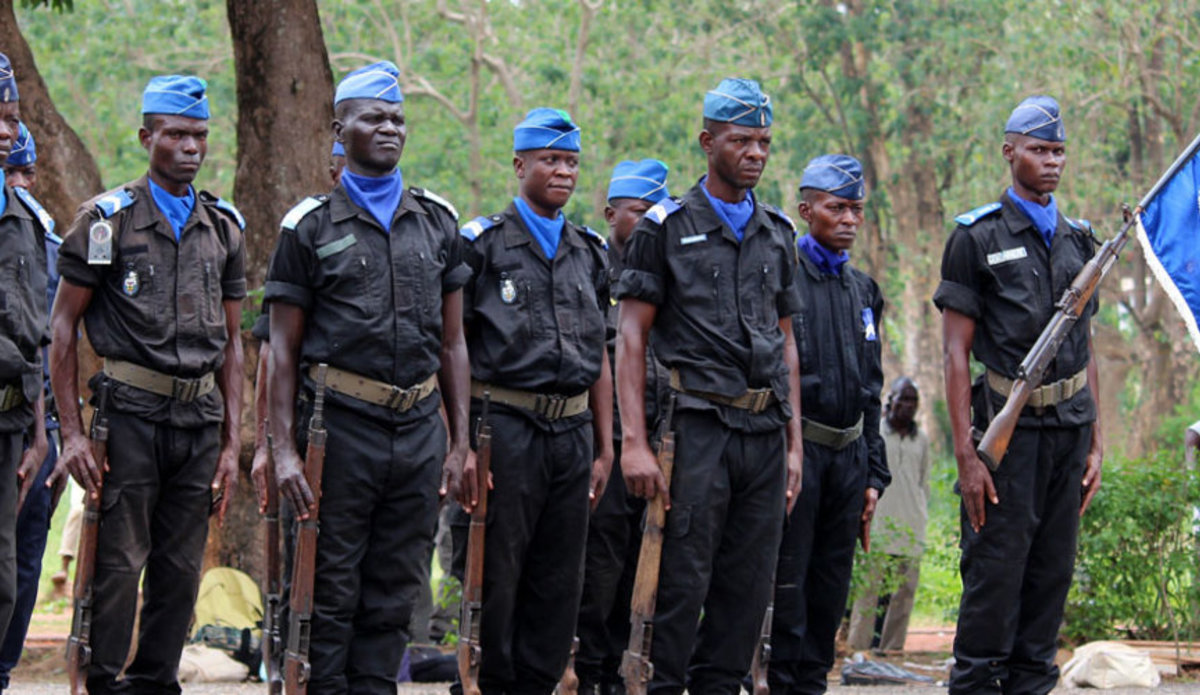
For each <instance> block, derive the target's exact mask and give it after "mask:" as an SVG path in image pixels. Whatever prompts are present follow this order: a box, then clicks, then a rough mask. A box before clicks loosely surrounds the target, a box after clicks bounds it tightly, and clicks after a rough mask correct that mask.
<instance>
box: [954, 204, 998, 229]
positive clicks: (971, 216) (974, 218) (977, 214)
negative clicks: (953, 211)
mask: <svg viewBox="0 0 1200 695" xmlns="http://www.w3.org/2000/svg"><path fill="white" fill-rule="evenodd" d="M1000 208H1001V205H1000V203H988V204H987V205H984V206H981V207H977V208H975V209H974V210H972V211H970V212H964V213H963V214H961V215H959V216H958V217H955V218H954V221H955V222H957V223H959V224H961V225H962V226H964V227H970V226H971V225H973V224H975V223H976V222H978V221H979V220H981V219H983V218H985V217H987V216H988V215H990V214H992V213H993V212H995V211H997V210H999V209H1000Z"/></svg>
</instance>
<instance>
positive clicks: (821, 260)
mask: <svg viewBox="0 0 1200 695" xmlns="http://www.w3.org/2000/svg"><path fill="white" fill-rule="evenodd" d="M796 246H798V247H800V250H801V251H803V252H804V255H806V256H808V260H810V261H812V262H813V265H815V266H817V270H819V271H821V272H822V273H825V274H826V275H841V274H842V266H844V265H846V263H847V262H848V261H849V260H850V254H849V253H847V252H846V251H838V252H836V253H835V252H833V251H830V250H829V249H827V248H825V247H824V246H821V244H820V243H819V242H817V240H816V239H814V238H813V237H812V235H811V234H805V235H804V236H802V237H800V239H799V240H798V241H797V242H796Z"/></svg>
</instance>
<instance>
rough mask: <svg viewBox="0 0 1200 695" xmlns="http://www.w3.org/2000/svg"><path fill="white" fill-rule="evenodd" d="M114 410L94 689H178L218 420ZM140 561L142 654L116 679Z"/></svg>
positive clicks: (100, 541)
mask: <svg viewBox="0 0 1200 695" xmlns="http://www.w3.org/2000/svg"><path fill="white" fill-rule="evenodd" d="M108 420H109V436H108V466H109V470H108V472H107V473H105V474H104V491H103V493H102V496H101V499H100V513H101V516H100V529H99V533H98V536H97V542H96V576H95V580H94V584H93V594H94V596H95V603H94V607H93V609H92V639H91V643H92V663H91V665H90V666H89V667H88V674H87V688H88V692H89V693H91V695H100V694H101V693H116V692H122V693H178V692H180V688H179V681H178V680H177V672H178V670H179V656H180V654H181V653H182V652H183V645H184V643H185V642H186V641H187V636H188V633H187V629H188V623H189V622H191V619H192V609H193V608H194V606H195V604H196V592H197V591H198V590H199V588H200V567H201V563H202V561H203V559H204V543H205V540H206V539H207V538H208V516H209V511H210V509H211V506H212V492H211V485H212V479H213V474H214V473H215V471H216V465H217V455H218V453H219V451H220V429H221V427H220V425H218V424H215V423H214V424H212V425H206V426H203V427H195V428H184V427H173V426H171V425H169V424H166V423H159V422H150V421H149V420H146V419H144V418H142V417H138V416H136V415H128V414H125V413H119V412H115V411H110V412H109V413H108ZM143 569H145V578H144V579H143V580H142V611H141V621H140V623H139V628H138V641H137V655H136V656H135V657H134V660H133V663H131V664H129V667H128V668H126V669H125V677H124V679H122V680H121V681H117V680H116V678H117V674H118V673H120V672H121V668H122V667H123V666H124V665H125V657H126V655H127V654H128V652H129V643H130V637H131V636H132V634H133V626H134V620H135V617H136V613H137V598H138V580H139V578H141V577H142V570H143Z"/></svg>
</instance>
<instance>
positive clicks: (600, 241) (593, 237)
mask: <svg viewBox="0 0 1200 695" xmlns="http://www.w3.org/2000/svg"><path fill="white" fill-rule="evenodd" d="M578 229H580V230H582V231H583V236H584V238H586V239H588V240H590V241H591V242H592V243H593V244H596V245H597V246H599V247H600V248H602V249H607V248H608V240H607V239H605V238H604V237H602V236H600V232H597V231H596V230H594V229H592V228H591V227H588V226H586V225H585V226H581V227H579V228H578Z"/></svg>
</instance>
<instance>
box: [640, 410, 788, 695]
mask: <svg viewBox="0 0 1200 695" xmlns="http://www.w3.org/2000/svg"><path fill="white" fill-rule="evenodd" d="M672 429H673V431H674V432H675V469H674V472H673V474H672V476H671V509H670V511H668V512H667V525H666V529H665V533H664V536H665V537H664V539H663V553H662V565H661V569H660V575H659V583H658V603H657V606H656V610H655V613H654V640H653V644H652V647H651V655H650V656H651V661H652V662H653V663H654V679H653V680H652V681H651V684H650V691H651V692H654V693H674V694H678V693H682V692H683V691H684V688H685V687H686V688H687V690H688V692H690V693H692V695H709V694H710V693H738V692H740V689H741V682H742V678H743V677H744V676H745V675H746V674H747V673H748V672H749V670H750V662H751V661H752V660H753V658H754V649H755V645H756V644H757V641H758V634H759V628H760V627H761V625H762V619H763V613H764V612H765V611H766V607H767V602H768V601H769V599H770V594H771V575H772V574H773V572H774V569H775V562H776V559H777V555H778V550H779V540H780V535H781V533H782V530H783V516H784V511H785V508H786V496H785V490H786V483H787V473H786V469H787V466H786V451H787V448H786V435H785V431H784V429H783V428H782V427H780V428H779V429H775V430H771V431H768V432H759V433H751V432H743V431H739V430H734V429H731V428H729V427H726V426H725V425H723V424H722V423H721V421H720V419H719V418H718V416H717V414H716V413H714V412H711V411H695V410H683V411H680V410H676V412H675V417H674V423H673V425H672ZM701 611H703V615H704V620H703V621H701V619H700V616H701ZM697 625H699V630H697Z"/></svg>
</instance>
